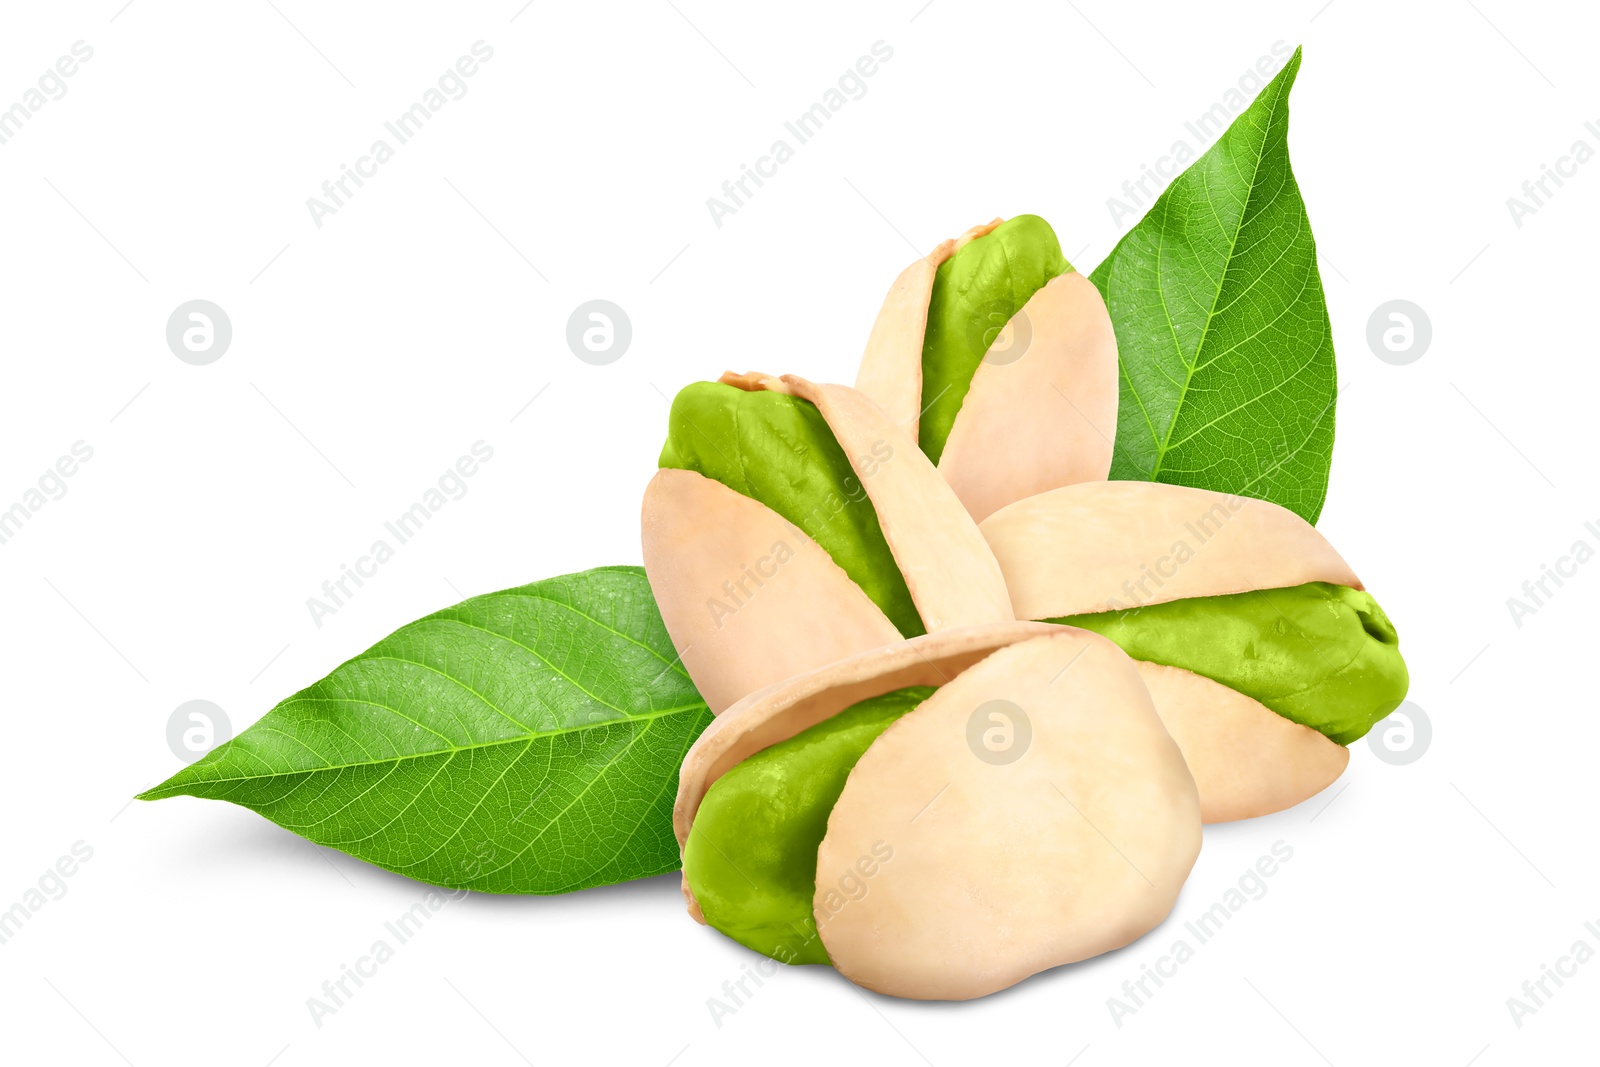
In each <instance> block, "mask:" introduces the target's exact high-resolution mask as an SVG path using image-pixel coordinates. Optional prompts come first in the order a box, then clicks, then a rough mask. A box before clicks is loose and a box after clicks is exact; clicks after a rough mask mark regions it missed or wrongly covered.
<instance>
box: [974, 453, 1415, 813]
mask: <svg viewBox="0 0 1600 1067" xmlns="http://www.w3.org/2000/svg"><path fill="white" fill-rule="evenodd" d="M980 529H981V530H982V531H983V534H984V537H985V538H986V539H987V540H988V542H989V545H990V547H991V548H993V549H994V553H995V557H996V558H997V559H998V560H999V561H1000V567H1001V570H1002V571H1003V572H1004V573H1005V576H1006V584H1007V587H1008V588H1009V589H1010V592H1011V598H1012V603H1013V606H1014V608H1015V610H1016V614H1017V616H1018V617H1019V618H1025V619H1038V620H1050V621H1054V622H1065V623H1069V624H1071V625H1073V626H1078V627H1083V628H1086V629H1090V630H1094V631H1096V632H1098V633H1101V634H1103V635H1105V636H1106V637H1108V638H1110V639H1111V640H1112V641H1114V642H1116V643H1117V644H1118V645H1119V646H1120V647H1122V648H1123V649H1124V650H1125V651H1126V652H1127V653H1128V654H1129V655H1130V656H1132V657H1133V659H1134V660H1135V661H1136V662H1137V664H1138V668H1139V673H1140V674H1141V675H1142V676H1143V677H1144V680H1145V684H1146V685H1147V686H1148V687H1149V689H1150V692H1151V695H1152V697H1153V698H1154V700H1155V705H1156V710H1157V711H1158V712H1159V713H1160V715H1161V718H1162V721H1163V722H1164V723H1165V724H1166V727H1167V730H1168V731H1169V732H1170V733H1171V734H1172V736H1173V738H1174V739H1175V740H1176V741H1177V743H1178V747H1179V748H1181V749H1182V750H1183V754H1184V757H1185V758H1186V759H1187V760H1188V763H1189V768H1190V770H1191V771H1192V772H1193V773H1194V777H1195V781H1196V783H1197V784H1198V786H1199V789H1200V806H1201V812H1202V815H1203V816H1204V818H1205V821H1206V822H1224V821H1228V820H1231V819H1243V818H1249V817H1252V816H1256V815H1264V814H1267V813H1269V812H1274V811H1279V810H1281V809H1283V808H1287V807H1290V806H1292V805H1294V804H1298V803H1300V802H1301V801H1302V800H1305V799H1306V798H1307V797H1310V796H1312V795H1313V794H1315V793H1317V792H1319V791H1320V790H1322V789H1323V788H1325V787H1326V786H1327V785H1328V784H1329V783H1331V782H1332V781H1334V779H1336V778H1338V777H1339V775H1340V774H1342V773H1343V771H1344V768H1345V766H1346V764H1347V763H1348V762H1349V758H1350V754H1349V751H1348V749H1347V748H1346V747H1345V746H1347V745H1349V744H1350V743H1351V742H1352V741H1355V740H1356V739H1357V738H1359V737H1361V736H1363V735H1364V734H1366V732H1367V731H1368V730H1369V729H1371V728H1372V726H1373V725H1374V724H1376V723H1377V722H1378V721H1379V720H1381V719H1383V718H1384V717H1385V716H1386V715H1388V714H1389V712H1391V711H1393V710H1394V709H1395V708H1396V707H1398V706H1399V704H1400V702H1401V700H1402V699H1403V698H1404V697H1405V695H1406V688H1407V685H1408V684H1409V677H1408V674H1407V672H1406V665H1405V660H1404V659H1402V658H1401V656H1400V644H1399V637H1398V635H1397V634H1396V632H1395V628H1394V625H1393V624H1392V623H1391V622H1390V621H1389V618H1388V616H1387V615H1385V614H1384V611H1383V609H1382V608H1381V607H1379V606H1378V602H1377V601H1376V600H1374V599H1373V598H1372V596H1371V594H1369V593H1367V592H1366V590H1365V588H1364V587H1363V586H1362V584H1361V581H1360V579H1358V578H1357V577H1356V575H1355V572H1354V571H1352V570H1351V569H1350V566H1349V564H1347V563H1346V562H1345V561H1344V560H1343V559H1342V558H1341V557H1340V556H1339V554H1338V553H1337V552H1335V551H1334V549H1333V546H1332V545H1330V544H1328V542H1327V540H1325V539H1324V538H1323V536H1322V535H1321V534H1320V533H1318V532H1317V531H1316V529H1315V528H1313V527H1312V526H1311V525H1310V524H1309V523H1307V522H1306V521H1305V520H1304V519H1302V518H1300V517H1299V516H1298V515H1296V514H1295V513H1294V512H1292V511H1289V510H1288V509H1286V508H1282V507H1279V506H1278V505H1276V504H1272V503H1269V502H1267V501H1264V500H1252V499H1248V498H1245V497H1239V496H1229V495H1226V494H1222V493H1214V492H1209V491H1207V490H1203V489H1192V488H1188V487H1184V486H1176V485H1165V484H1160V483H1155V482H1095V483H1085V484H1081V485H1073V486H1066V487H1064V488H1061V489H1055V490H1052V491H1050V492H1048V493H1042V494H1039V495H1037V496H1034V497H1030V498H1028V499H1026V500H1021V501H1018V502H1017V503H1014V504H1011V505H1010V506H1008V507H1005V508H1002V509H1001V510H999V511H997V512H995V513H994V514H993V515H991V516H989V517H988V518H987V519H985V520H984V521H983V523H982V524H981V525H980Z"/></svg>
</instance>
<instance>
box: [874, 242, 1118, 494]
mask: <svg viewBox="0 0 1600 1067" xmlns="http://www.w3.org/2000/svg"><path fill="white" fill-rule="evenodd" d="M1001 221H1002V220H1000V219H995V220H994V221H993V222H990V223H987V224H985V225H983V226H976V227H974V228H972V229H970V230H968V231H967V232H966V233H965V234H963V235H962V236H961V237H960V238H958V239H956V240H953V241H945V242H943V243H942V244H940V245H939V247H938V248H936V249H934V251H933V253H932V254H930V255H929V256H928V257H926V258H925V259H919V260H917V261H916V262H915V263H913V264H911V266H909V267H907V268H906V269H905V270H904V271H902V272H901V274H900V276H899V277H898V278H896V279H895V283H894V285H893V286H892V287H891V288H890V290H889V294H888V296H886V297H885V298H884V302H883V307H882V309H881V310H880V311H879V313H878V318H877V321H876V322H875V323H874V324H873V327H872V333H871V336H870V337H869V338H868V341H867V347H866V351H865V352H864V353H863V355H862V359H861V366H860V370H859V371H858V373H857V376H856V388H857V389H859V390H861V391H862V392H864V393H866V394H867V395H868V396H870V397H872V398H873V399H874V400H876V401H877V402H878V403H879V405H881V406H882V407H883V409H884V410H885V411H887V412H889V413H890V416H891V418H893V419H894V421H895V422H896V423H898V424H899V425H902V426H904V427H906V428H907V430H908V432H909V433H910V435H911V437H912V438H913V439H915V438H916V436H917V430H918V416H919V412H920V410H921V407H922V405H923V403H924V401H923V397H922V383H923V371H922V358H923V339H924V335H925V333H926V331H927V325H928V301H929V298H930V296H931V295H932V292H933V283H934V278H935V275H936V274H937V272H938V268H939V265H940V264H942V263H943V262H944V261H945V260H947V259H948V258H949V257H950V256H951V255H953V254H955V252H956V251H958V250H959V249H960V248H962V247H964V246H965V245H966V244H968V243H969V242H972V241H975V240H978V239H980V238H983V237H985V236H987V235H988V234H989V233H991V232H992V231H993V230H994V229H995V228H996V227H997V226H999V225H1000V223H1001ZM1019 353H1020V354H1019ZM1116 428H1117V339H1116V333H1115V332H1114V330H1113V329H1112V325H1111V316H1110V314H1109V313H1108V312H1107V310H1106V306H1105V302H1104V301H1103V300H1102V299H1101V297H1100V293H1099V290H1097V289H1096V288H1095V287H1094V284H1093V283H1092V282H1090V281H1089V279H1088V278H1086V277H1084V276H1083V275H1082V274H1079V273H1077V272H1076V271H1071V270H1069V271H1068V272H1067V273H1065V274H1062V275H1060V276H1058V277H1056V278H1054V279H1052V280H1051V281H1050V282H1048V283H1047V284H1046V285H1045V286H1044V287H1043V288H1041V289H1039V290H1038V291H1037V292H1035V293H1034V294H1033V295H1032V296H1031V297H1030V298H1029V299H1028V301H1027V302H1026V303H1025V304H1024V305H1023V307H1022V310H1021V311H1019V312H1018V313H1017V314H1016V315H1015V316H1013V318H1012V319H1011V321H1010V322H1008V323H1007V324H1006V326H1005V328H1004V329H1003V330H1002V331H1001V332H1000V334H999V336H997V337H996V339H995V341H994V343H993V344H992V345H991V346H990V350H989V355H987V356H985V358H984V360H983V362H981V363H980V364H979V365H978V368H977V371H976V372H975V373H974V375H973V377H972V384H971V388H970V390H969V392H968V393H967V397H966V400H965V401H964V403H963V404H962V407H961V411H960V413H959V414H958V415H957V416H956V420H955V424H954V426H953V427H952V428H951V431H950V436H949V439H948V441H947V442H946V444H945V449H944V453H943V455H942V456H941V457H940V461H939V472H940V473H941V474H943V475H944V477H945V479H946V480H947V481H948V482H949V483H950V485H951V486H952V487H953V488H954V489H955V491H956V495H957V496H958V497H960V498H961V502H962V503H963V504H964V505H965V506H966V507H967V509H968V511H969V512H970V513H971V514H972V516H973V518H974V519H977V520H979V521H982V520H983V519H985V518H987V517H988V516H989V515H990V514H992V513H993V512H995V511H996V510H998V509H999V508H1001V507H1004V506H1005V505H1007V504H1009V503H1011V502H1013V501H1016V500H1021V499H1023V498H1025V497H1029V496H1033V495H1035V494H1037V493H1041V492H1044V491H1046V490H1048V489H1054V488H1056V487H1057V486H1062V485H1072V484H1075V483H1078V482H1087V481H1102V480H1104V479H1105V477H1106V475H1107V474H1108V473H1109V472H1110V470H1111V456H1112V448H1113V442H1114V441H1115V439H1116Z"/></svg>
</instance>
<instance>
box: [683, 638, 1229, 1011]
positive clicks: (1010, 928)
mask: <svg viewBox="0 0 1600 1067" xmlns="http://www.w3.org/2000/svg"><path fill="white" fill-rule="evenodd" d="M913 685H931V686H937V687H938V689H937V691H936V692H934V694H933V695H932V696H931V697H929V698H928V699H926V700H924V701H923V702H922V703H921V704H920V705H919V706H918V707H916V708H915V709H914V710H912V711H910V712H908V713H906V714H904V715H903V716H902V717H901V718H899V719H898V720H897V721H895V722H894V723H893V724H892V725H890V726H889V727H888V729H887V730H886V731H884V732H883V733H882V735H881V736H879V737H878V739H877V740H876V741H874V742H872V744H871V746H870V747H869V748H868V749H867V750H866V753H865V754H864V755H863V756H862V757H861V758H860V760H859V761H858V762H857V763H856V764H855V766H854V768H853V769H852V770H851V771H850V772H849V776H848V778H847V780H846V783H845V786H844V790H843V792H842V793H841V795H840V796H839V799H838V801H837V802H836V803H835V805H834V807H833V809H832V812H831V814H830V816H829V818H828V824H827V832H826V834H825V835H824V837H823V839H822V843H821V845H820V847H819V849H818V853H817V868H816V870H817V887H816V895H815V898H814V901H813V906H814V912H815V918H816V923H817V928H818V931H819V933H820V936H821V940H822V943H823V945H824V947H825V948H826V951H827V955H828V957H829V959H830V960H831V961H832V962H833V964H834V966H835V967H837V968H838V969H839V971H840V972H841V973H843V974H844V975H845V976H846V977H848V978H850V979H851V980H852V981H854V982H856V983H858V984H860V985H863V986H866V987H868V988H871V989H874V990H877V991H879V992H883V993H888V994H891V995H894V996H902V997H912V998H918V999H951V1000H960V999H967V998H970V997H977V996H983V995H985V994H988V993H992V992H995V991H997V990H1000V989H1004V988H1006V987H1008V986H1010V985H1013V984H1015V983H1016V982H1018V981H1020V980H1022V979H1023V978H1025V977H1027V976H1028V975H1031V974H1034V973H1037V972H1039V971H1041V970H1046V969H1048V968H1051V967H1055V966H1058V965H1060V964H1063V963H1070V962H1073V961H1075V960H1080V959H1084V958H1086V957H1088V956H1092V955H1095V954H1098V953H1101V952H1105V951H1108V950H1110V949H1113V948H1117V947H1120V946H1122V945H1125V944H1127V943H1129V942H1130V941H1132V940H1134V939H1135V938H1137V937H1139V936H1141V935H1142V934H1144V933H1145V932H1147V931H1148V930H1150V929H1151V928H1152V927H1154V926H1155V925H1156V924H1157V923H1159V922H1160V921H1161V920H1162V919H1163V918H1164V917H1165V916H1166V915H1167V913H1168V912H1169V911H1170V910H1171V908H1172V905H1173V903H1174V901H1175V900H1176V897H1177V893H1178V890H1179V888H1180V887H1181V885H1182V883H1183V880H1184V878H1185V877H1187V875H1188V873H1189V870H1190V868H1191V867H1192V866H1193V863H1194V860H1195V857H1196V856H1197V855H1198V852H1199V848H1200V808H1199V799H1198V796H1197V794H1196V790H1195V785H1194V781H1193V778H1192V777H1191V776H1190V773H1189V770H1188V768H1187V767H1186V766H1185V764H1184V762H1183V759H1182V756H1181V755H1180V753H1179V751H1178V747H1177V746H1176V744H1174V742H1173V741H1172V739H1171V738H1170V737H1169V736H1168V735H1167V733H1166V731H1165V729H1164V728H1163V727H1162V725H1161V721H1160V719H1159V718H1158V717H1157V715H1156V713H1155V710H1154V707H1153V706H1152V704H1151V701H1150V697H1149V694H1148V692H1147V690H1146V689H1145V687H1144V685H1143V683H1142V682H1141V680H1140V677H1139V673H1138V671H1137V670H1136V668H1135V667H1134V664H1133V662H1132V661H1131V660H1129V659H1128V657H1127V656H1126V655H1125V654H1124V653H1123V652H1122V651H1121V650H1120V649H1118V648H1117V647H1116V646H1115V645H1113V644H1111V643H1110V642H1109V641H1107V640H1105V639H1104V638H1101V637H1099V636H1098V635H1096V634H1091V633H1089V632H1087V631H1083V630H1078V629H1074V628H1071V627H1062V626H1050V625H1045V624H1038V623H1006V624H1001V625H992V626H985V627H974V628H967V629H960V630H950V631H945V632H943V633H936V634H928V635H925V636H923V637H919V638H915V639H912V640H910V641H906V642H904V643H902V644H901V645H898V646H895V647H893V648H889V649H884V650H881V651H878V652H874V653H870V654H867V655H860V656H856V657H853V658H852V659H849V660H846V661H843V662H840V663H835V664H830V665H828V666H825V667H822V668H819V669H817V670H814V671H811V672H808V673H807V674H806V675H803V676H801V677H798V678H794V679H790V680H788V681H786V682H783V683H780V684H778V685H774V686H772V687H769V688H768V689H766V690H764V691H762V692H759V693H754V694H751V695H750V696H748V697H746V698H745V699H744V700H742V701H740V702H739V703H738V704H737V705H735V706H734V707H733V708H730V709H729V710H728V711H727V712H726V713H725V714H724V715H722V716H721V717H720V718H718V719H717V720H716V721H715V722H713V723H712V725H711V726H710V727H709V728H708V729H707V731H706V732H705V733H704V734H703V735H702V736H701V738H700V739H699V741H697V742H696V744H695V746H694V747H693V748H692V749H691V751H690V753H689V756H688V758H687V759H686V760H685V763H684V767H683V771H682V774H681V776H680V784H679V794H678V802H677V805H676V807H675V808H674V829H675V831H676V833H677V836H678V840H679V842H680V844H682V843H685V842H687V841H688V839H689V835H690V833H691V831H692V830H693V823H694V818H695V815H696V813H697V811H698V809H699V805H700V803H701V801H702V800H703V799H704V798H705V796H706V794H707V791H708V790H709V789H710V788H711V786H712V784H713V783H714V782H715V781H716V780H717V778H719V777H720V776H721V775H722V774H724V773H726V772H727V771H728V770H730V769H731V768H732V767H734V766H735V765H737V764H738V763H739V762H740V761H741V760H743V759H745V758H747V757H749V756H751V755H754V754H756V753H758V752H762V751H763V750H765V749H766V748H768V747H770V746H773V745H776V744H778V743H779V742H782V741H785V740H787V739H789V738H791V737H795V736H796V735H797V734H799V733H800V732H801V731H803V730H806V729H807V728H809V727H812V726H815V725H817V724H818V723H821V722H823V721H825V720H826V719H828V718H829V717H831V716H833V715H836V714H838V713H839V712H841V711H843V710H845V709H846V708H850V707H852V706H854V705H856V704H858V703H859V702H861V701H863V700H866V699H869V698H872V697H874V696H878V695H881V694H884V693H888V692H892V691H895V690H899V689H903V688H905V687H907V686H913ZM993 702H1004V703H1003V704H1001V705H1000V706H1003V707H1010V708H1013V709H1014V714H1017V715H1018V717H1019V718H1022V719H1024V720H1025V721H1026V723H1027V726H1028V733H1027V737H1026V740H1024V741H1023V742H1022V743H1021V747H1020V750H1019V752H1018V754H1017V755H1016V756H1015V757H1014V758H1006V759H1004V760H1000V759H989V758H985V756H984V754H983V753H982V748H981V746H979V745H978V744H977V743H976V742H975V741H974V740H973V739H974V736H975V734H974V723H975V722H977V721H979V719H980V717H981V716H982V713H983V709H984V708H985V707H986V706H989V705H991V704H992V703H993ZM985 721H987V720H985ZM685 896H686V898H687V899H688V902H689V907H690V913H691V914H692V915H694V916H695V917H696V918H697V919H701V920H702V921H703V918H702V917H701V916H700V915H699V913H698V908H697V906H696V904H695V901H694V896H693V893H692V891H691V890H690V888H689V886H688V882H687V878H686V880H685Z"/></svg>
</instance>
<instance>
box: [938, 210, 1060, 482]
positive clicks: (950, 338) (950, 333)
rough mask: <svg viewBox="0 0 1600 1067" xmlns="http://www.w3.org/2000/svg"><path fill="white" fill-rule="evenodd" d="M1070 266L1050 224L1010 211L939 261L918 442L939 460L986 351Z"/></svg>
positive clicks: (1035, 217) (1035, 216)
mask: <svg viewBox="0 0 1600 1067" xmlns="http://www.w3.org/2000/svg"><path fill="white" fill-rule="evenodd" d="M1071 269H1072V264H1070V263H1068V262H1067V260H1066V257H1065V256H1063V255H1062V254H1061V245H1060V243H1059V242H1057V241H1056V234H1055V231H1054V230H1052V229H1051V228H1050V224H1049V223H1048V222H1046V221H1044V220H1043V219H1041V218H1040V217H1039V216H1037V215H1018V216H1017V217H1016V218H1014V219H1007V220H1006V221H1005V222H1002V223H1001V224H1000V225H999V226H997V227H995V228H994V229H993V230H992V231H990V232H989V233H987V234H985V235H984V236H982V237H979V238H976V239H975V240H972V241H969V242H967V244H966V245H964V246H963V247H962V248H961V249H960V250H959V251H957V252H956V254H955V255H953V256H951V257H950V258H949V259H947V260H945V261H944V262H943V263H941V264H939V270H938V272H937V273H936V274H935V275H934V278H933V294H932V296H931V297H930V298H929V300H928V329H927V332H926V333H925V334H924V335H923V340H922V405H923V412H922V420H921V423H920V425H919V427H918V433H917V443H918V444H919V445H921V446H922V451H923V452H925V453H927V455H928V458H929V459H931V460H933V462H935V463H938V462H939V457H940V456H942V455H944V446H945V442H946V441H948V440H949V439H950V429H951V427H953V426H954V425H955V422H956V414H957V413H958V412H959V411H960V410H961V404H962V402H963V401H965V400H966V399H967V390H969V389H970V388H971V387H972V376H973V375H974V374H976V373H977V372H978V364H979V363H981V362H983V356H984V353H986V352H988V351H989V346H990V345H991V344H993V343H994V339H995V338H996V337H997V336H998V335H999V333H1000V331H1001V330H1002V329H1003V328H1004V327H1005V324H1006V323H1007V322H1010V321H1011V318H1012V316H1013V315H1015V314H1016V313H1017V312H1018V311H1020V310H1021V309H1022V305H1024V304H1026V303H1027V302H1028V299H1029V298H1030V297H1031V296H1033V294H1034V293H1036V292H1038V291H1039V290H1040V289H1043V288H1044V286H1045V283H1046V282H1048V281H1049V280H1050V279H1051V278H1054V277H1056V276H1057V275H1059V274H1065V273H1066V272H1067V271H1069V270H1071Z"/></svg>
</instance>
